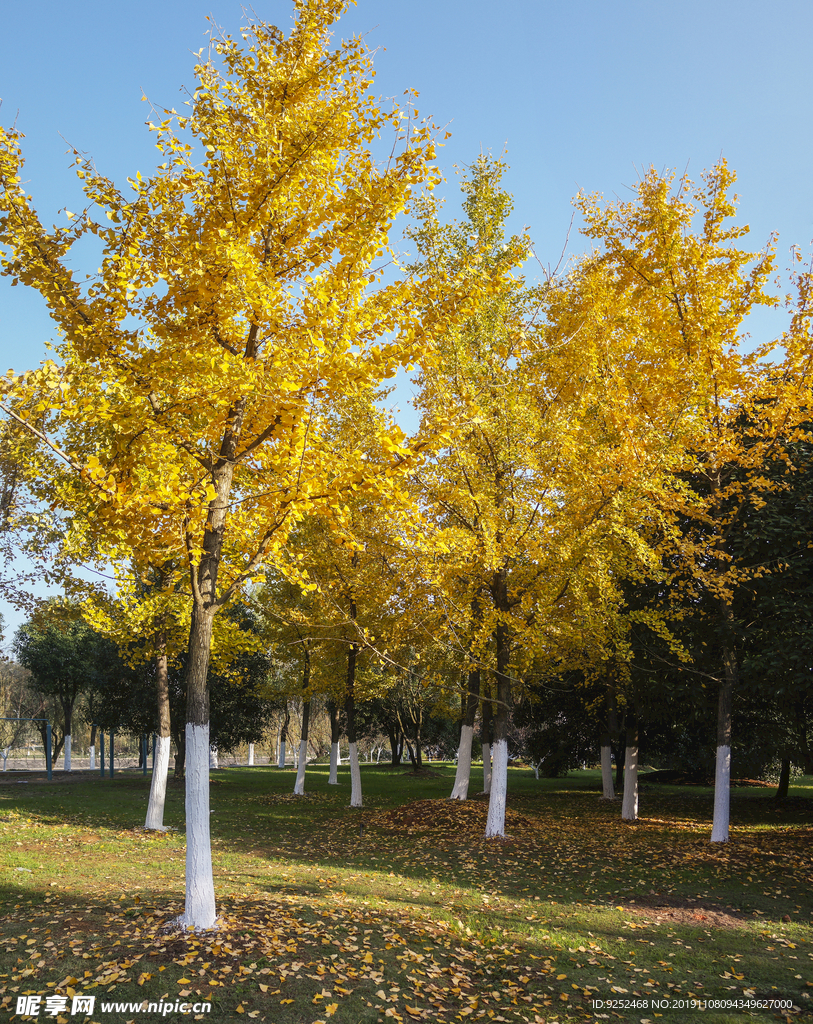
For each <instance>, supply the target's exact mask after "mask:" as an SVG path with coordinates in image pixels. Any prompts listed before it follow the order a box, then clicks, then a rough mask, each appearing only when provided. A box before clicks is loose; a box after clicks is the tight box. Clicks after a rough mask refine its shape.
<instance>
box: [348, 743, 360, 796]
mask: <svg viewBox="0 0 813 1024" xmlns="http://www.w3.org/2000/svg"><path fill="white" fill-rule="evenodd" d="M350 806H351V807H361V806H362V800H361V769H360V768H359V751H358V746H357V745H356V744H355V743H351V744H350Z"/></svg>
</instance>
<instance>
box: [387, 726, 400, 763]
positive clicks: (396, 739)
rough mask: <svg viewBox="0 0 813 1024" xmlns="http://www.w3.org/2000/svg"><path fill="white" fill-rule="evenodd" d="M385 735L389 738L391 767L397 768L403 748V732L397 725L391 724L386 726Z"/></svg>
mask: <svg viewBox="0 0 813 1024" xmlns="http://www.w3.org/2000/svg"><path fill="white" fill-rule="evenodd" d="M387 735H388V736H389V739H390V751H391V752H392V767H393V768H397V767H398V766H399V765H400V764H401V753H402V752H403V749H404V744H403V734H402V732H401V730H400V729H399V728H398V726H397V725H391V726H388V727H387Z"/></svg>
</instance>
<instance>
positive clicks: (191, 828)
mask: <svg viewBox="0 0 813 1024" xmlns="http://www.w3.org/2000/svg"><path fill="white" fill-rule="evenodd" d="M177 923H178V924H179V925H180V926H181V927H182V928H192V929H194V930H195V931H205V930H207V929H210V928H214V927H216V925H217V913H216V911H215V885H214V879H213V878H212V842H211V836H210V833H209V726H208V724H207V725H190V724H189V722H187V723H186V904H185V909H184V912H183V914H182V915H181V916H180V917H179V918H177Z"/></svg>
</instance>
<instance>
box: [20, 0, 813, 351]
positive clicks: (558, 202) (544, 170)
mask: <svg viewBox="0 0 813 1024" xmlns="http://www.w3.org/2000/svg"><path fill="white" fill-rule="evenodd" d="M253 11H254V13H255V15H256V16H257V17H258V18H261V19H263V20H267V21H271V22H274V23H276V24H278V25H279V26H280V27H281V28H284V29H287V27H288V26H289V25H290V19H291V14H292V5H291V3H290V2H289V0H255V2H254V4H253ZM207 15H211V17H212V19H213V21H214V22H215V23H216V24H218V25H220V26H222V27H223V29H224V30H226V31H227V32H230V33H236V32H237V30H238V29H239V26H240V24H241V18H242V9H241V7H240V5H239V4H238V3H232V2H227V0H216V2H214V3H209V4H199V3H196V2H192V0H163V2H158V0H141V2H140V3H138V4H111V3H110V2H109V0H104V2H102V0H84V2H82V3H80V4H68V3H63V4H54V3H53V2H43V0H29V2H28V3H25V4H22V3H20V2H19V0H8V2H7V3H6V4H4V10H3V35H2V42H0V98H2V107H1V108H0V120H2V123H3V124H4V125H10V124H11V123H13V122H14V121H15V120H16V122H17V126H18V128H20V129H21V130H22V131H23V132H24V133H25V134H26V136H27V138H26V140H25V152H26V154H27V165H26V177H27V178H28V179H29V190H30V192H31V193H32V194H33V196H34V201H35V205H36V207H37V208H38V210H39V211H40V213H41V215H42V216H43V218H44V219H45V220H46V221H47V222H49V223H50V222H51V221H52V220H53V219H55V218H56V217H57V211H58V210H59V209H60V208H61V207H63V206H68V207H69V208H70V209H76V205H77V186H76V180H75V178H74V176H73V174H72V172H71V171H70V169H69V163H70V160H69V157H68V156H66V155H65V151H66V149H67V148H68V144H70V145H71V146H75V147H76V148H77V149H80V150H82V151H85V152H87V153H88V154H89V155H91V156H92V157H93V158H94V160H95V162H96V165H97V167H98V168H99V170H100V171H102V172H103V173H105V174H106V175H108V176H109V177H111V178H113V179H114V180H117V181H119V182H122V183H123V182H124V179H125V178H126V177H127V176H128V175H130V176H133V175H134V174H135V171H136V170H140V171H141V172H142V173H146V172H147V171H149V170H151V169H152V167H153V165H154V163H155V162H156V161H155V157H156V156H157V151H156V150H155V149H154V138H153V137H152V136H151V135H150V134H149V133H148V132H147V130H146V128H145V127H144V122H145V120H147V119H148V117H149V112H148V108H147V104H145V103H142V102H141V95H142V91H143V92H145V93H146V94H147V95H148V96H149V97H150V99H151V100H153V101H154V102H156V103H158V104H164V105H167V106H174V105H177V104H178V103H179V102H180V101H182V99H183V97H182V96H181V95H180V92H179V90H180V88H181V87H182V86H191V85H192V83H193V78H192V67H193V64H194V57H193V52H194V51H196V50H198V49H199V48H200V47H201V46H204V45H205V44H206V33H207V30H208V28H209V23H208V22H207V21H206V16H207ZM338 32H339V33H340V34H343V35H350V34H355V33H363V34H364V35H365V37H366V40H367V43H368V45H369V46H370V47H371V48H373V49H377V50H378V53H377V55H376V69H377V78H376V90H377V91H378V92H379V93H380V94H381V95H382V96H394V97H401V95H402V94H403V92H404V90H405V89H407V88H415V89H417V90H418V91H419V92H420V94H421V95H420V98H419V100H418V101H417V105H418V108H419V110H420V112H421V114H422V115H432V117H433V119H434V120H435V122H436V123H437V124H439V125H441V126H443V127H448V130H449V131H451V132H452V138H451V139H450V140H449V141H448V143H447V144H446V146H445V147H444V148H443V149H441V150H440V151H439V163H440V165H441V168H442V170H443V171H444V173H445V174H446V175H447V176H448V177H449V179H450V183H449V186H448V194H449V196H450V210H451V211H452V212H456V209H457V203H458V200H457V197H456V194H455V191H454V189H455V186H454V172H453V165H455V164H457V165H463V164H466V163H470V162H471V161H472V160H474V159H475V158H476V156H477V155H478V154H479V153H480V152H481V151H490V152H492V153H493V154H494V155H501V154H502V153H503V151H506V155H505V159H506V160H507V162H508V164H509V165H510V167H511V171H510V173H509V175H508V178H507V187H508V188H509V190H510V191H512V192H513V194H514V197H515V212H514V225H515V227H517V228H522V227H523V226H524V225H528V226H529V227H530V230H531V234H532V236H533V238H534V241H535V246H536V251H537V254H538V256H539V258H540V260H541V261H542V262H543V263H551V264H556V262H557V261H558V259H559V254H560V252H561V250H562V247H563V245H564V243H565V238H566V236H567V229H568V224H569V222H570V218H571V212H572V210H571V206H570V199H571V197H572V196H573V195H574V194H575V193H576V192H577V191H578V189H579V188H583V189H585V190H586V191H590V192H593V191H596V192H601V193H604V195H605V196H607V198H612V197H613V196H614V195H616V194H617V195H621V196H624V195H625V194H628V193H627V188H628V187H629V186H630V185H632V184H633V183H634V182H635V180H636V179H637V177H638V176H639V173H640V172H641V170H642V169H646V168H648V167H649V166H650V165H654V166H655V167H656V168H658V169H659V170H665V169H668V168H676V169H677V170H678V171H680V172H682V171H683V170H685V169H686V168H687V167H688V171H689V173H690V174H691V175H692V176H695V177H699V175H700V173H701V172H702V171H703V169H704V168H707V167H709V166H711V165H712V164H713V163H714V162H715V161H716V160H717V159H718V158H719V157H720V156H721V155H723V156H725V157H726V158H727V160H728V162H729V164H730V165H731V166H732V167H733V168H734V169H736V171H737V172H738V175H739V181H738V186H737V189H738V192H739V193H740V195H741V197H742V203H741V212H742V219H743V221H744V222H746V223H749V224H750V225H751V228H752V232H753V234H752V236H751V241H752V243H753V245H754V247H756V248H758V247H759V246H761V245H762V244H764V242H765V241H766V240H767V238H768V236H769V234H770V233H771V232H772V231H778V232H779V233H780V240H779V253H780V266H784V265H786V263H787V260H786V259H785V253H786V252H787V249H788V246H790V245H791V244H792V243H796V244H799V245H801V246H802V247H803V248H804V249H807V247H808V245H809V242H810V240H811V238H813V191H812V190H811V186H812V185H813V144H812V143H811V130H810V117H809V113H810V105H811V98H812V96H813V90H812V89H811V86H812V85H813V64H812V63H811V60H810V55H809V48H810V40H811V39H813V4H811V3H810V2H809V0H775V2H774V3H773V4H772V5H771V6H770V8H769V7H768V5H766V4H764V3H756V2H754V0H702V2H701V0H682V2H681V3H666V2H665V0H567V2H562V0H503V3H502V4H501V5H499V9H498V5H496V4H494V3H493V2H489V3H486V2H485V0H465V2H464V0H359V4H358V6H357V7H355V8H351V9H350V11H349V12H348V13H347V15H346V16H345V17H344V18H343V19H342V21H341V22H340V25H339V28H338ZM63 139H64V140H65V141H63ZM581 245H582V242H581V239H580V238H579V237H578V236H572V237H571V240H570V248H571V251H578V249H579V248H580V247H581ZM93 269H95V268H93ZM774 325H775V320H774V321H772V320H771V318H770V317H763V318H762V319H760V320H759V321H757V323H756V324H755V325H754V333H755V335H758V334H759V333H760V332H764V331H771V330H773V329H774ZM780 329H781V325H780ZM53 336H54V333H53V330H52V328H51V325H50V321H49V318H48V316H47V314H46V313H45V312H44V311H43V308H42V304H41V302H40V300H39V298H38V296H36V295H34V294H27V293H26V290H25V289H24V288H22V287H17V288H15V289H13V290H12V289H10V287H9V286H8V282H7V281H6V280H0V364H2V366H1V367H0V371H2V370H5V369H6V368H7V367H10V366H11V367H14V369H15V370H18V371H19V370H22V369H25V368H26V367H28V366H32V365H36V363H37V362H38V361H39V360H40V359H42V358H43V357H44V355H45V348H44V346H45V343H46V342H47V341H48V340H49V339H50V338H52V337H53ZM756 340H763V338H762V337H761V336H760V337H758V338H757V339H756Z"/></svg>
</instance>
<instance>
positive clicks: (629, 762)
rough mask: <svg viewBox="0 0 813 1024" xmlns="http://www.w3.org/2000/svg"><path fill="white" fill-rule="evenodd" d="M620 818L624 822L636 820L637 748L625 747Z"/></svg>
mask: <svg viewBox="0 0 813 1024" xmlns="http://www.w3.org/2000/svg"><path fill="white" fill-rule="evenodd" d="M621 817H622V818H623V819H624V820H625V821H637V820H638V748H637V747H627V750H626V753H625V755H624V799H623V800H622V801H621Z"/></svg>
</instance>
